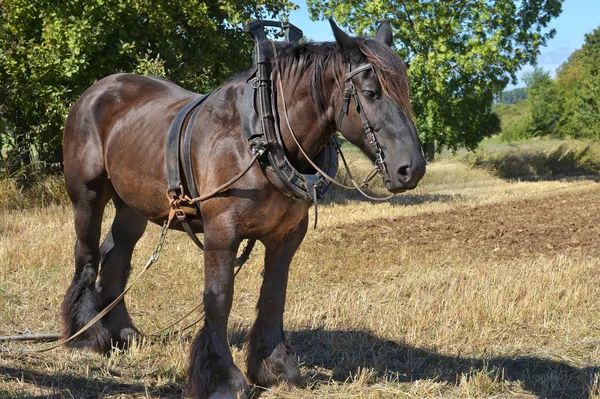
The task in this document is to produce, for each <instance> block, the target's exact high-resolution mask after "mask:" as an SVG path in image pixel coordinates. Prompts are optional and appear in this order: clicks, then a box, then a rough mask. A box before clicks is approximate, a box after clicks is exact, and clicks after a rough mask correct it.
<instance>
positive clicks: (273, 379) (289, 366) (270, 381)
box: [248, 342, 302, 387]
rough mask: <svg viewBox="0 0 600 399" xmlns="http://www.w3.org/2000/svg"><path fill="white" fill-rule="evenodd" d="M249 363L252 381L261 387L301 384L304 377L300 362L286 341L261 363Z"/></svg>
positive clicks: (296, 385)
mask: <svg viewBox="0 0 600 399" xmlns="http://www.w3.org/2000/svg"><path fill="white" fill-rule="evenodd" d="M252 365H253V366H254V368H252V367H251V364H249V365H248V366H249V368H248V374H249V377H250V381H251V382H252V383H254V384H256V385H258V386H261V387H271V386H275V385H279V384H282V383H283V384H286V385H289V386H295V387H298V386H301V383H302V377H301V374H300V368H299V367H298V362H297V360H296V358H295V357H294V355H293V354H292V350H291V349H290V347H289V346H288V345H287V343H286V342H281V343H280V344H279V345H277V347H276V348H275V349H274V350H273V352H272V353H271V355H270V356H269V357H267V358H266V359H263V360H262V361H261V362H260V363H258V364H256V363H254V364H252Z"/></svg>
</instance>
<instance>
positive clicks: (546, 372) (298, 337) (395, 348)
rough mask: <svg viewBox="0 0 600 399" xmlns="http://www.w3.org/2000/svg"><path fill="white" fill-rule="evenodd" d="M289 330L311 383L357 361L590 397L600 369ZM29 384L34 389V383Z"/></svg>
mask: <svg viewBox="0 0 600 399" xmlns="http://www.w3.org/2000/svg"><path fill="white" fill-rule="evenodd" d="M245 333H246V329H245V328H243V327H241V326H233V328H232V329H231V330H230V342H231V344H232V345H234V346H236V347H238V348H240V349H241V348H242V346H243V342H244V336H245ZM287 336H288V339H289V341H290V344H291V346H292V348H293V349H294V350H295V351H296V353H297V354H298V355H299V356H300V360H301V361H302V363H303V364H304V366H306V367H308V368H309V369H314V370H316V371H317V374H316V375H314V374H313V373H312V371H311V380H312V381H311V383H312V384H313V386H314V387H316V388H318V386H319V384H326V383H328V382H329V381H330V380H331V379H333V380H335V381H337V382H344V381H346V380H348V377H349V376H350V375H353V374H355V373H356V372H357V370H358V368H359V367H360V368H369V369H373V370H377V373H378V376H379V377H384V376H389V377H393V378H394V379H396V380H398V381H399V382H415V381H418V380H433V381H444V382H446V383H448V384H450V385H459V384H460V380H461V376H462V375H474V374H476V373H478V372H483V373H492V374H493V375H495V376H501V377H500V378H502V379H503V380H504V381H507V382H516V381H519V382H520V384H521V386H522V387H523V389H525V390H527V391H529V392H531V393H532V394H535V395H537V396H539V397H543V398H573V399H577V398H582V399H583V398H589V396H590V389H591V388H592V387H593V386H594V383H593V382H594V376H595V374H596V373H600V366H593V367H581V368H580V367H575V366H572V365H570V364H568V363H566V362H563V361H556V360H553V359H548V358H543V357H538V356H534V355H515V356H513V357H486V358H469V357H461V356H449V355H443V354H440V353H438V352H436V351H435V350H427V349H422V348H415V347H411V346H408V345H404V344H401V343H397V342H394V341H389V340H382V339H379V338H378V337H376V336H375V335H373V334H371V333H369V332H366V331H352V330H301V331H290V332H288V333H287ZM318 370H321V371H324V370H328V371H329V372H330V373H331V374H332V375H331V376H330V375H326V374H324V373H323V372H322V373H321V374H319V371H318ZM305 378H306V376H305ZM1 380H4V381H7V380H19V381H21V380H23V381H25V382H27V383H28V384H29V385H33V386H35V388H37V390H39V391H40V394H34V395H31V394H30V393H25V392H24V393H22V394H21V393H19V392H14V391H11V392H6V391H3V390H2V389H0V398H4V397H11V398H15V397H16V398H20V399H42V398H50V399H59V398H67V397H69V398H70V397H77V398H99V397H103V395H113V396H114V395H115V394H117V395H118V394H120V393H121V394H123V395H125V396H127V395H132V394H138V395H144V393H145V392H146V389H147V388H146V387H145V386H144V384H141V383H121V382H117V381H115V380H114V379H111V378H110V377H100V378H87V377H82V376H73V375H69V374H45V373H42V372H39V371H35V370H28V369H19V368H13V367H6V366H0V381H1ZM320 381H322V382H320ZM35 388H33V389H34V390H36V389H35ZM28 390H29V391H30V392H31V388H29V389H28ZM148 392H149V393H150V394H152V395H153V396H158V397H161V398H181V397H182V396H183V391H182V388H181V385H178V384H175V383H173V384H170V385H166V386H161V387H160V388H148Z"/></svg>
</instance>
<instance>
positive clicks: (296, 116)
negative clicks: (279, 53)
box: [273, 79, 337, 171]
mask: <svg viewBox="0 0 600 399" xmlns="http://www.w3.org/2000/svg"><path fill="white" fill-rule="evenodd" d="M327 80H328V79H326V81H327ZM329 80H330V81H331V79H329ZM273 84H274V85H276V87H277V108H278V114H279V126H280V129H281V135H282V139H283V142H284V145H285V147H286V151H287V154H288V157H289V159H290V161H291V162H292V164H293V165H295V166H296V167H297V168H298V169H299V170H301V171H302V170H303V169H305V168H307V167H309V163H308V162H307V161H306V158H305V157H304V155H303V154H302V152H303V151H304V152H305V153H306V154H307V155H308V156H309V157H310V158H311V159H314V157H315V156H316V155H317V154H319V152H321V151H322V150H323V148H324V147H325V145H326V144H327V142H328V141H329V140H330V139H331V137H332V136H333V134H334V133H335V128H334V126H335V124H334V117H333V115H334V114H335V111H334V110H335V109H337V106H336V105H337V104H336V102H335V95H336V90H335V88H334V87H331V88H330V89H329V90H327V93H328V96H327V97H328V98H330V102H329V107H328V111H327V113H328V115H319V114H318V111H317V107H316V106H315V105H314V101H313V97H312V93H311V88H310V83H309V82H308V79H302V80H301V81H300V82H299V84H298V85H288V86H287V87H286V86H285V83H283V85H284V87H283V91H284V96H283V97H285V104H286V105H287V113H286V110H285V108H286V107H284V106H283V101H284V99H283V98H282V95H281V92H280V89H279V82H278V81H275V82H273ZM292 86H293V87H292ZM286 118H287V120H286ZM288 122H289V127H291V131H290V129H289V127H288ZM292 134H293V135H294V136H295V137H296V139H297V140H298V142H299V143H300V146H301V147H302V150H303V151H302V150H301V149H300V148H298V145H297V144H296V140H294V138H293V137H292Z"/></svg>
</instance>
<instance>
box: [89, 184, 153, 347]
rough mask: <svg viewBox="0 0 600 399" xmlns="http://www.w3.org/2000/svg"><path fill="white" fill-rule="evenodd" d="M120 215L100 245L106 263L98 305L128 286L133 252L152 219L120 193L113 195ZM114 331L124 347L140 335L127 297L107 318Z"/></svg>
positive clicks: (117, 342)
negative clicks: (133, 208) (136, 208)
mask: <svg viewBox="0 0 600 399" xmlns="http://www.w3.org/2000/svg"><path fill="white" fill-rule="evenodd" d="M113 202H114V204H115V208H116V215H115V219H114V221H113V224H112V227H111V228H110V232H109V233H108V235H107V236H106V238H105V239H104V242H103V243H102V245H101V246H100V257H101V263H102V266H101V268H100V281H99V282H98V284H97V286H96V292H97V299H98V308H99V309H104V308H105V307H106V306H108V305H109V304H110V303H111V302H112V301H113V300H114V299H115V298H116V297H118V296H119V295H120V294H121V293H122V292H123V290H124V289H125V284H126V283H127V278H128V277H129V272H130V270H131V254H132V253H133V249H134V247H135V244H136V243H137V242H138V240H139V239H140V238H141V237H142V234H144V231H145V230H146V225H147V224H148V221H147V220H146V219H145V218H144V217H142V216H140V215H138V214H137V213H135V212H134V211H133V210H132V209H131V208H130V207H129V206H127V205H126V204H125V203H124V202H123V201H122V200H121V199H120V198H118V197H117V196H116V195H115V197H113ZM103 323H104V325H105V326H106V328H108V330H109V332H110V338H111V340H112V345H116V346H119V347H120V348H124V347H125V346H127V344H128V342H129V340H131V339H134V338H135V337H136V336H139V335H140V333H139V331H138V330H137V329H136V328H135V327H134V326H133V323H132V321H131V318H130V317H129V314H128V313H127V307H126V306H125V298H123V299H122V300H121V301H120V302H119V304H118V305H117V306H115V308H113V309H112V310H111V311H110V312H109V313H108V314H107V315H106V316H105V317H104V319H103Z"/></svg>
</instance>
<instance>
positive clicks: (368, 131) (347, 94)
mask: <svg viewBox="0 0 600 399" xmlns="http://www.w3.org/2000/svg"><path fill="white" fill-rule="evenodd" d="M346 65H347V72H346V76H345V79H344V102H343V103H342V109H341V110H340V116H339V118H338V122H337V128H338V129H339V130H340V131H341V130H342V123H343V121H344V115H348V109H349V107H350V98H353V99H354V108H355V109H356V112H358V115H359V116H360V119H361V122H362V128H363V131H364V132H365V133H364V138H365V140H366V141H367V143H369V145H371V147H373V150H374V152H375V168H376V169H377V173H379V174H385V173H387V167H386V165H385V161H384V156H383V150H382V149H381V146H380V145H379V142H378V141H377V137H376V136H375V131H374V130H373V128H372V127H371V124H370V123H369V120H368V118H367V115H366V114H365V111H364V109H363V106H362V104H361V103H360V98H359V97H358V91H357V90H356V86H354V83H353V82H352V78H353V77H354V76H356V75H358V74H360V73H362V72H367V71H373V73H376V72H375V68H373V66H372V65H371V64H364V65H361V66H359V67H358V68H356V69H354V70H352V67H351V65H350V63H349V62H348V63H347V64H346Z"/></svg>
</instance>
